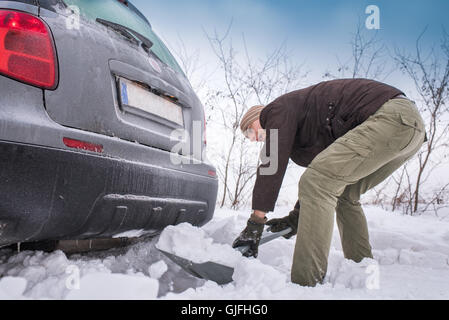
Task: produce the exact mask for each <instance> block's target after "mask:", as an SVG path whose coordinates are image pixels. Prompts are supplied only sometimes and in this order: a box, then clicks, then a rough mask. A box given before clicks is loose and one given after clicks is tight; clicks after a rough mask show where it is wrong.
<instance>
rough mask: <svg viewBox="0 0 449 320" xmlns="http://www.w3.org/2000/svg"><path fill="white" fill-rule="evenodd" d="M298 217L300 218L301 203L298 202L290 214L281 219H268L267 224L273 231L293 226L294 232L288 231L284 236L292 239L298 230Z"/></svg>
mask: <svg viewBox="0 0 449 320" xmlns="http://www.w3.org/2000/svg"><path fill="white" fill-rule="evenodd" d="M298 219H299V203H297V204H296V206H295V209H293V210H292V211H290V213H289V215H288V216H286V217H283V218H280V219H271V220H268V221H267V223H266V224H267V225H268V226H270V228H271V230H270V231H271V232H281V231H282V230H285V229H287V228H289V227H290V228H292V230H293V231H292V232H290V233H287V234H286V235H285V236H284V238H285V239H290V238H291V237H293V236H295V235H296V233H297V232H298Z"/></svg>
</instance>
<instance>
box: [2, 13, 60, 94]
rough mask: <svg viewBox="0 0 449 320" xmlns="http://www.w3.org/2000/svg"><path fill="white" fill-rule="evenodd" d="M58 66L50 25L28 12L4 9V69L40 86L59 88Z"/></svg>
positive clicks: (11, 75) (15, 76) (18, 78)
mask: <svg viewBox="0 0 449 320" xmlns="http://www.w3.org/2000/svg"><path fill="white" fill-rule="evenodd" d="M57 70H58V68H57V61H56V53H55V47H54V43H53V38H52V36H51V33H50V30H49V29H48V27H47V25H46V24H45V23H44V22H43V21H42V20H41V19H39V18H38V17H35V16H33V15H30V14H28V13H24V12H17V11H10V10H0V73H1V74H3V75H6V76H8V77H11V78H13V79H16V80H19V81H22V82H25V83H27V84H30V85H33V86H36V87H40V88H44V89H55V88H56V86H57V79H58V73H57Z"/></svg>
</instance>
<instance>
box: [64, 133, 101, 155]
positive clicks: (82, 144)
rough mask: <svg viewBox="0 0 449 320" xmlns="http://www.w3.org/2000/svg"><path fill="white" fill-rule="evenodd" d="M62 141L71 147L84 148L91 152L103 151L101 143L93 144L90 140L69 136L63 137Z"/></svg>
mask: <svg viewBox="0 0 449 320" xmlns="http://www.w3.org/2000/svg"><path fill="white" fill-rule="evenodd" d="M62 141H63V142H64V144H65V145H66V146H67V147H69V148H73V149H80V150H86V151H92V152H98V153H102V152H103V146H102V145H101V144H94V143H90V142H85V141H80V140H75V139H70V138H65V137H64V138H63V139H62Z"/></svg>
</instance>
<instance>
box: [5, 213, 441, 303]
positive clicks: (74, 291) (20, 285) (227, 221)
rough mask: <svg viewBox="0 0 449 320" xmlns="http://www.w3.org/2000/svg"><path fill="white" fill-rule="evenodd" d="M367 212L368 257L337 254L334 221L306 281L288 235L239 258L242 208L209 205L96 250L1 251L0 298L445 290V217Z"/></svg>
mask: <svg viewBox="0 0 449 320" xmlns="http://www.w3.org/2000/svg"><path fill="white" fill-rule="evenodd" d="M288 211H289V210H288V208H279V209H278V210H277V211H276V212H275V213H273V214H271V215H270V216H271V217H279V216H283V215H285V214H286V212H288ZM366 212H367V218H368V224H369V228H370V236H371V244H372V246H373V254H374V259H365V260H363V261H362V262H361V263H355V262H353V261H349V260H346V259H344V257H343V252H342V250H341V245H340V239H339V234H338V231H337V229H335V230H334V237H333V242H332V247H331V252H330V257H329V268H328V273H327V276H326V279H325V281H324V283H323V284H322V285H318V286H317V287H315V288H305V287H300V286H298V285H295V284H293V283H292V282H291V281H290V270H291V261H292V255H293V250H294V246H295V238H293V239H289V240H286V239H284V238H280V239H276V240H274V241H272V242H270V243H267V244H264V245H263V246H261V247H260V250H259V257H258V259H253V258H251V259H247V258H244V257H242V256H241V255H240V254H239V253H237V252H236V251H235V250H234V249H232V248H231V246H230V244H231V243H232V241H233V240H234V238H235V237H236V236H237V235H238V234H239V233H240V232H241V230H242V229H243V227H244V225H245V223H246V220H247V219H248V216H249V211H241V212H235V211H231V210H217V211H216V214H215V217H214V219H213V220H212V221H211V222H210V223H208V224H207V225H206V226H204V227H203V228H196V227H193V226H191V225H189V224H186V223H184V224H180V225H177V226H170V227H168V228H166V229H165V230H164V232H163V233H162V234H161V236H160V237H158V238H155V239H153V240H151V241H146V242H142V243H139V244H136V245H133V246H130V247H128V248H121V249H115V250H109V251H105V252H101V253H90V254H87V255H73V256H70V257H67V256H66V255H65V254H64V253H62V252H60V251H57V252H54V253H51V254H48V253H43V252H21V253H15V252H11V251H8V250H0V276H1V277H2V278H0V299H155V298H159V299H449V217H447V218H437V217H432V216H419V217H410V216H403V215H400V214H396V213H391V212H386V211H383V210H381V209H379V208H375V207H368V208H366ZM157 248H159V249H163V250H165V251H169V252H172V253H175V254H177V255H180V256H183V257H185V258H188V259H191V260H193V261H195V262H205V261H207V260H211V261H215V262H219V263H223V264H226V265H229V266H232V267H234V268H235V272H234V276H233V278H234V282H232V283H230V284H227V285H225V286H219V285H217V284H215V283H213V282H211V281H204V280H199V279H195V278H193V277H191V276H190V275H188V274H186V273H185V272H184V271H183V270H182V269H181V268H179V267H178V266H177V265H175V264H174V263H172V262H171V261H169V260H168V259H167V258H165V257H164V256H163V255H162V254H161V253H160V252H159V251H158V250H157Z"/></svg>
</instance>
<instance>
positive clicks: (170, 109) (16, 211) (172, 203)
mask: <svg viewBox="0 0 449 320" xmlns="http://www.w3.org/2000/svg"><path fill="white" fill-rule="evenodd" d="M196 129H197V130H196ZM195 131H199V134H196V135H195ZM174 132H177V133H180V132H181V133H182V134H173V133H174ZM205 147H206V141H205V119H204V110H203V106H202V104H201V102H200V101H199V99H198V98H197V96H196V94H195V93H194V91H193V90H192V87H191V86H190V84H189V82H188V80H187V79H186V77H185V75H184V74H183V72H182V70H181V69H180V67H179V66H178V64H177V63H176V60H175V59H174V58H173V56H172V55H171V54H170V52H169V51H168V49H167V48H166V46H165V45H164V43H163V42H162V41H161V40H160V39H159V38H158V36H157V35H156V34H155V33H154V31H153V29H152V27H151V25H150V23H149V22H148V20H147V19H146V18H145V17H144V16H143V15H142V14H141V13H140V12H139V11H138V10H137V9H136V8H135V7H134V6H133V5H132V4H131V3H130V2H129V1H124V0H101V1H100V0H98V1H96V0H94V1H92V0H70V1H69V0H20V1H0V246H6V245H9V244H14V243H20V242H34V241H41V240H64V239H65V240H69V239H70V240H74V239H95V238H112V237H117V236H120V234H123V233H124V232H127V231H131V230H140V231H142V232H143V233H145V234H156V233H158V232H160V231H161V230H162V229H163V228H164V227H165V226H167V225H171V224H178V223H180V222H190V223H192V224H194V225H203V224H205V223H206V222H207V221H209V220H210V219H211V218H212V215H213V212H214V208H215V201H216V197H217V188H218V182H217V177H216V171H215V168H214V167H213V166H212V165H211V164H209V162H208V161H207V159H206V157H205V152H204V150H205ZM195 150H196V151H195ZM194 151H195V152H194Z"/></svg>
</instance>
